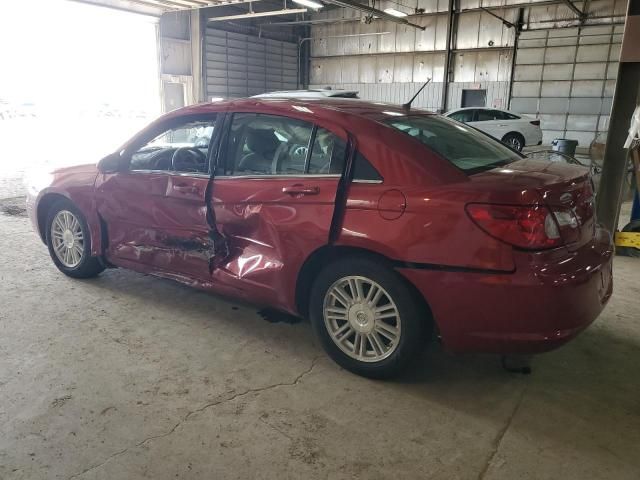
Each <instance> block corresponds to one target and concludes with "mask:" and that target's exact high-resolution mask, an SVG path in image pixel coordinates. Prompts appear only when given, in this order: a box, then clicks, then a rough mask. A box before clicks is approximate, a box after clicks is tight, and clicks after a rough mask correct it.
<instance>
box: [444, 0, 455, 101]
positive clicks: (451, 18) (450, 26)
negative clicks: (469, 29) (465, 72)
mask: <svg viewBox="0 0 640 480" xmlns="http://www.w3.org/2000/svg"><path fill="white" fill-rule="evenodd" d="M455 8H456V0H449V10H448V12H447V43H446V47H445V52H446V53H445V57H444V78H443V80H442V102H441V103H440V110H441V111H442V113H444V112H446V111H447V103H449V76H450V72H449V70H451V65H453V61H452V56H453V53H452V49H453V38H454V35H455V33H454V32H455V29H454V26H455V24H456V15H457V14H456V12H455Z"/></svg>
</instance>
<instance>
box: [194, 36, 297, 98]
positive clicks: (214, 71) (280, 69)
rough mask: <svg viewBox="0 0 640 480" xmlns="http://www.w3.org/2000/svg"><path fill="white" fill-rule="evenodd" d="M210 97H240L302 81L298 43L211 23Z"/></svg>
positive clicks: (207, 78) (207, 59) (207, 76)
mask: <svg viewBox="0 0 640 480" xmlns="http://www.w3.org/2000/svg"><path fill="white" fill-rule="evenodd" d="M204 65H205V82H206V87H205V88H206V94H207V99H208V100H211V99H212V98H240V97H248V96H251V95H256V94H259V93H264V92H269V91H274V90H295V89H296V88H297V85H298V83H297V82H298V45H297V44H296V43H290V42H283V41H279V40H271V39H266V38H259V37H257V36H252V35H245V34H242V33H236V32H228V31H224V30H218V29H215V28H212V27H207V29H206V34H205V45H204Z"/></svg>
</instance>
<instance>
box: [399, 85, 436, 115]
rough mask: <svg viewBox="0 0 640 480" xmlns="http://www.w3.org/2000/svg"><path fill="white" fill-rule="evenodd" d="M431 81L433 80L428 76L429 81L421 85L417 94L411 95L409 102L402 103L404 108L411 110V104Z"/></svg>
mask: <svg viewBox="0 0 640 480" xmlns="http://www.w3.org/2000/svg"><path fill="white" fill-rule="evenodd" d="M430 81H431V78H427V81H426V82H424V84H423V85H422V86H421V87H420V89H419V90H418V91H417V92H416V94H415V95H414V96H413V97H411V100H409V101H408V102H407V103H403V104H402V108H404V109H405V110H411V104H412V103H413V101H414V100H415V99H416V97H417V96H418V95H420V92H421V91H422V90H424V87H426V86H427V84H428V83H429V82H430Z"/></svg>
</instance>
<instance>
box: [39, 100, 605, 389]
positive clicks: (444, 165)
mask: <svg viewBox="0 0 640 480" xmlns="http://www.w3.org/2000/svg"><path fill="white" fill-rule="evenodd" d="M28 210H29V214H30V217H31V220H32V222H33V224H34V226H35V228H36V230H37V231H38V233H39V234H40V237H41V238H42V241H43V242H44V243H45V244H46V245H47V246H48V248H49V252H50V254H51V258H52V259H53V262H54V263H55V265H56V266H57V267H58V268H59V269H60V270H61V271H62V272H63V273H65V274H66V275H69V276H71V277H79V278H85V277H91V276H95V275H98V274H99V273H100V272H101V271H103V270H104V269H105V268H109V267H122V268H128V269H131V270H136V271H139V272H145V273H150V274H153V275H157V276H160V277H165V278H170V279H174V280H177V281H179V282H183V283H186V284H189V285H192V286H195V287H198V288H202V289H205V290H209V291H212V292H216V293H220V294H223V295H228V296H232V297H236V298H240V299H243V300H247V301H250V302H252V303H255V304H258V305H263V306H268V307H272V308H275V309H279V310H282V311H284V312H288V313H291V314H294V315H298V316H301V317H307V318H309V319H310V320H311V323H312V325H313V328H314V330H315V332H316V334H317V335H318V337H319V338H320V340H321V342H322V345H323V346H324V348H325V349H326V351H327V352H328V354H329V355H330V356H331V357H332V358H333V359H334V360H335V361H336V362H337V363H339V364H340V365H341V366H343V367H344V368H346V369H349V370H351V371H353V372H356V373H358V374H361V375H366V376H371V377H388V376H391V375H394V374H396V373H398V372H399V371H400V370H401V369H402V368H403V367H404V366H405V365H406V364H407V363H408V362H410V361H411V359H412V358H415V355H416V354H417V353H418V352H419V351H420V350H421V348H422V347H423V346H424V344H425V339H429V338H433V337H435V336H437V337H439V338H440V339H441V341H442V343H443V345H444V346H445V348H447V349H448V350H450V351H453V352H492V353H498V354H531V353H537V352H543V351H546V350H550V349H553V348H555V347H558V346H560V345H562V344H564V343H565V342H567V341H568V340H570V339H571V338H573V337H574V336H575V335H577V334H578V333H579V332H580V331H581V330H583V329H584V328H586V327H587V326H588V325H589V324H590V323H591V322H592V321H593V320H594V319H595V318H596V317H597V316H598V315H599V314H600V312H601V311H602V309H603V307H604V305H605V304H606V302H607V300H608V299H609V297H610V295H611V290H612V280H611V279H612V272H611V262H612V242H611V235H610V234H609V232H607V231H605V230H603V229H602V228H600V227H599V226H598V224H597V223H596V218H595V215H594V192H593V185H592V182H591V179H590V176H589V172H588V171H587V169H584V168H580V167H576V166H572V165H567V164H560V163H551V162H541V161H534V160H530V159H526V158H523V157H522V156H521V155H520V154H518V153H517V152H514V151H513V150H511V149H509V148H508V147H506V146H504V145H502V144H501V143H500V142H498V141H496V140H494V139H492V138H490V137H488V136H487V135H485V134H483V133H481V132H479V131H477V130H475V129H473V128H471V127H469V126H465V125H463V124H460V123H457V122H455V121H453V120H450V119H447V118H444V117H441V116H438V115H434V114H429V113H426V112H421V111H418V110H410V109H408V108H403V107H398V106H392V105H386V104H379V103H369V102H365V101H361V100H354V99H321V100H313V99H308V100H301V101H300V100H295V99H246V100H237V101H231V102H223V103H215V104H202V105H198V106H193V107H187V108H183V109H180V110H177V111H174V112H171V113H169V114H167V115H165V116H163V117H161V118H160V119H158V120H157V121H155V122H154V123H153V124H151V125H150V126H149V127H148V128H146V129H145V130H143V131H142V132H141V133H139V134H138V135H136V136H135V137H133V138H132V139H131V140H130V141H128V142H127V143H126V144H125V145H124V146H123V147H122V148H121V149H120V150H119V151H118V152H116V153H113V154H111V155H109V156H107V157H106V158H104V159H103V160H101V161H100V162H99V163H98V164H97V165H96V164H90V165H84V166H78V167H72V168H65V169H59V170H57V171H54V172H53V173H52V175H51V178H50V181H48V182H47V185H39V186H34V187H32V188H30V192H29V196H28Z"/></svg>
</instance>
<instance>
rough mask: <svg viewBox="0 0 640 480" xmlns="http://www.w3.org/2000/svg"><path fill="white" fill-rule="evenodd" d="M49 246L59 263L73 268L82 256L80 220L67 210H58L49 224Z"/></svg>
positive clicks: (82, 245) (82, 240) (82, 244)
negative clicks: (51, 247) (50, 245)
mask: <svg viewBox="0 0 640 480" xmlns="http://www.w3.org/2000/svg"><path fill="white" fill-rule="evenodd" d="M51 244H52V246H53V251H54V253H55V255H56V257H57V258H58V260H60V263H62V265H64V266H65V267H67V268H75V267H77V266H78V265H79V264H80V262H81V261H82V257H83V255H84V235H83V233H82V225H81V224H80V220H78V218H77V217H76V216H75V215H74V214H73V213H71V212H70V211H69V210H60V211H59V212H58V213H57V214H56V216H55V217H54V218H53V222H51Z"/></svg>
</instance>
